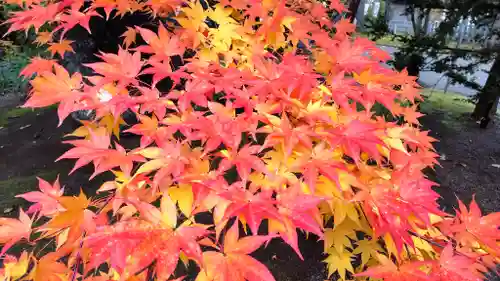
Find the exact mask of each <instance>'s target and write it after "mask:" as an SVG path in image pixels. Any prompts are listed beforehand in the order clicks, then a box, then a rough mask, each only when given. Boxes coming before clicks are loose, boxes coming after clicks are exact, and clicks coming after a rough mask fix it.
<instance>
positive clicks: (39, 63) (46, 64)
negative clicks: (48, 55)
mask: <svg viewBox="0 0 500 281" xmlns="http://www.w3.org/2000/svg"><path fill="white" fill-rule="evenodd" d="M55 65H57V61H56V60H54V59H44V58H42V57H33V58H31V60H30V62H29V63H28V65H26V66H25V67H24V68H23V70H21V72H20V73H19V76H24V77H25V78H29V77H31V76H33V74H35V73H37V74H41V73H43V72H46V71H48V72H52V70H53V69H54V66H55Z"/></svg>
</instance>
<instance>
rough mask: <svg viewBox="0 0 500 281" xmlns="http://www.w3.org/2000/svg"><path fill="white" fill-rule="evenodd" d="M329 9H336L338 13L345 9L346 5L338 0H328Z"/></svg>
mask: <svg viewBox="0 0 500 281" xmlns="http://www.w3.org/2000/svg"><path fill="white" fill-rule="evenodd" d="M330 9H334V10H336V11H337V13H339V14H342V13H343V12H346V11H347V9H346V7H345V6H344V4H342V3H341V2H340V0H330Z"/></svg>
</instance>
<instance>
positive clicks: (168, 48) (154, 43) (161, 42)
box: [135, 25, 184, 62]
mask: <svg viewBox="0 0 500 281" xmlns="http://www.w3.org/2000/svg"><path fill="white" fill-rule="evenodd" d="M136 29H137V30H138V31H139V33H140V34H141V36H142V38H143V39H144V41H146V43H147V44H148V46H139V47H137V48H135V50H137V51H140V52H142V53H146V54H153V56H152V57H151V58H150V60H157V61H164V62H170V57H171V56H176V55H182V54H183V53H184V51H183V50H184V48H183V46H182V42H180V41H179V37H177V36H175V35H173V36H170V35H169V32H168V30H167V29H166V28H165V26H163V25H160V27H159V28H158V35H157V34H155V33H154V32H152V31H151V30H149V29H145V28H140V27H136Z"/></svg>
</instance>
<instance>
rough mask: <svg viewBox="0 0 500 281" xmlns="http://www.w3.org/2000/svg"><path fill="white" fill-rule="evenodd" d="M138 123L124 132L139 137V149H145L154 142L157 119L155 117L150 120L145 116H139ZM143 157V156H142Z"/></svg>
mask: <svg viewBox="0 0 500 281" xmlns="http://www.w3.org/2000/svg"><path fill="white" fill-rule="evenodd" d="M139 121H140V123H138V124H136V125H134V126H132V127H131V128H130V129H128V130H126V132H128V133H133V134H136V135H141V141H140V147H144V148H145V147H146V146H148V145H150V144H151V143H152V142H153V141H155V137H156V135H157V132H158V119H157V118H156V116H155V115H153V116H152V117H151V118H150V117H148V116H145V115H139ZM143 155H144V154H143Z"/></svg>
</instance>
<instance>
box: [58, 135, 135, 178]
mask: <svg viewBox="0 0 500 281" xmlns="http://www.w3.org/2000/svg"><path fill="white" fill-rule="evenodd" d="M64 143H68V144H71V145H73V146H75V147H74V148H71V149H70V150H68V151H67V152H65V153H64V154H63V155H61V156H60V157H59V158H58V159H57V160H56V161H59V160H61V159H78V160H77V161H76V163H75V166H74V167H73V169H72V170H71V171H70V174H71V173H73V172H74V171H75V170H76V169H78V168H80V167H82V166H85V165H87V164H88V163H90V162H93V164H94V173H93V174H92V175H91V178H93V177H95V176H96V175H98V174H100V173H102V172H104V171H106V170H110V169H112V168H114V167H118V166H119V167H120V168H121V170H122V171H124V172H126V173H130V171H131V170H132V167H133V162H142V161H144V160H143V159H144V158H143V157H142V156H140V155H137V154H134V153H127V151H125V149H124V148H123V147H122V146H120V145H118V144H116V143H115V147H116V149H110V148H109V147H110V145H111V140H110V137H109V135H107V134H106V130H105V128H99V129H98V130H95V131H91V132H90V139H80V140H71V141H65V142H64Z"/></svg>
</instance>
